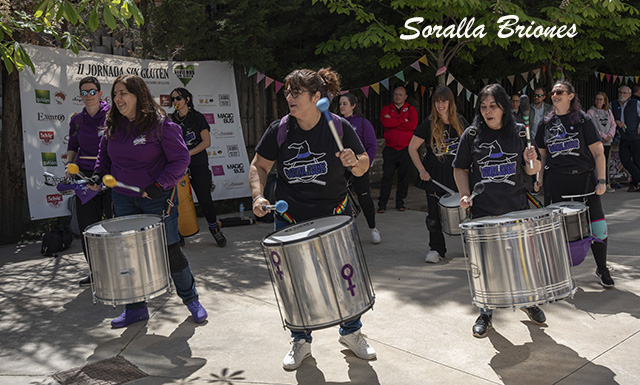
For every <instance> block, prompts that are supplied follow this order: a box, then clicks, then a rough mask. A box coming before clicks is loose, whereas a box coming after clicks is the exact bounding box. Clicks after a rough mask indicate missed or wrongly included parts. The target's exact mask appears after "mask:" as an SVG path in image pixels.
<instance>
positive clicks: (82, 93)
mask: <svg viewBox="0 0 640 385" xmlns="http://www.w3.org/2000/svg"><path fill="white" fill-rule="evenodd" d="M97 94H98V90H89V91H86V90H82V91H80V96H87V95H91V96H96V95H97Z"/></svg>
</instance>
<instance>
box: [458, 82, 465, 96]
mask: <svg viewBox="0 0 640 385" xmlns="http://www.w3.org/2000/svg"><path fill="white" fill-rule="evenodd" d="M463 89H464V87H463V86H462V84H460V83H458V96H460V92H462V90H463Z"/></svg>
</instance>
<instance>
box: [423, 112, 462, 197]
mask: <svg viewBox="0 0 640 385" xmlns="http://www.w3.org/2000/svg"><path fill="white" fill-rule="evenodd" d="M458 119H460V124H462V126H463V127H467V125H468V123H467V121H466V120H465V119H464V118H463V117H462V116H460V115H458ZM442 134H443V136H444V146H445V147H444V148H438V149H436V152H435V153H434V151H433V148H431V119H425V120H424V121H423V122H422V123H421V124H420V125H418V127H416V129H415V130H414V131H413V135H415V136H417V137H418V138H420V139H423V140H424V144H425V147H426V150H427V152H426V154H425V156H424V158H423V159H422V164H423V165H424V168H425V169H426V170H427V172H428V173H429V175H431V178H432V179H434V180H436V181H438V182H440V183H442V184H444V185H445V186H447V187H449V188H450V189H452V190H454V191H458V188H457V187H456V182H455V180H454V178H453V167H452V166H451V163H452V162H453V159H454V158H455V156H456V153H457V152H458V145H459V143H460V138H459V136H458V133H457V132H456V130H455V128H453V127H452V126H450V125H448V124H447V125H445V126H444V130H443V132H442ZM426 190H428V191H434V192H444V190H442V189H441V188H440V187H438V186H437V185H436V184H435V183H431V182H427V183H426Z"/></svg>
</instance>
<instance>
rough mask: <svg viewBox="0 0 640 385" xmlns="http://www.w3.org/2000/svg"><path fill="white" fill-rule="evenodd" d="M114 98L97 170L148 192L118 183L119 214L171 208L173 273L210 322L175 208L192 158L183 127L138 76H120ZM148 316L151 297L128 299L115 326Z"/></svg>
mask: <svg viewBox="0 0 640 385" xmlns="http://www.w3.org/2000/svg"><path fill="white" fill-rule="evenodd" d="M111 100H113V104H114V105H115V108H112V109H111V110H110V111H109V115H108V117H107V131H106V132H105V135H103V136H102V139H101V140H100V151H99V152H98V159H97V160H96V165H95V168H94V172H95V174H96V175H98V176H99V177H102V176H104V175H106V174H112V175H113V177H114V178H115V180H117V181H119V182H122V183H124V184H126V185H129V186H134V187H138V188H139V189H140V190H141V191H142V194H140V193H138V192H135V191H132V190H129V189H124V188H120V187H115V188H114V189H113V191H112V194H111V195H112V198H113V208H114V211H115V215H116V217H121V216H125V215H136V214H153V215H159V216H164V214H166V213H167V212H169V211H170V212H169V215H168V216H167V217H166V218H164V224H165V233H166V241H167V248H168V254H169V268H170V270H171V278H172V279H173V283H174V285H175V287H176V293H177V294H178V297H180V298H181V299H182V302H183V303H184V304H185V305H186V306H187V309H189V311H190V312H191V315H192V316H193V320H194V322H196V323H201V322H204V321H205V320H206V319H207V316H208V315H207V311H206V310H205V309H204V307H203V306H202V305H201V304H200V301H199V297H198V292H197V290H196V280H195V278H194V277H193V274H192V273H191V268H190V267H189V261H188V260H187V256H186V255H185V254H184V251H182V249H181V248H180V232H179V230H178V210H170V207H177V206H178V194H176V193H175V187H176V184H177V183H178V181H179V180H180V179H181V178H182V177H183V176H184V174H185V172H186V170H187V166H188V165H189V162H190V160H191V158H190V156H189V150H187V146H186V145H185V144H184V140H183V139H182V131H181V130H180V126H178V125H177V124H175V123H173V122H171V120H170V119H169V118H168V117H167V116H166V113H165V112H164V110H163V109H162V107H160V105H158V103H157V102H156V101H155V100H154V99H153V96H152V95H151V92H149V88H147V85H146V84H145V82H144V80H143V79H142V78H141V77H139V76H137V75H121V76H119V77H118V78H116V80H115V81H114V83H113V88H112V89H111ZM93 186H94V188H95V189H97V188H98V186H97V185H95V184H94V185H93ZM147 319H149V311H148V310H147V304H146V302H138V303H133V304H127V305H126V306H125V310H124V312H122V314H120V316H118V317H117V318H115V319H113V320H112V321H111V326H112V327H113V328H121V327H125V326H128V325H130V324H132V323H134V322H139V321H144V320H147Z"/></svg>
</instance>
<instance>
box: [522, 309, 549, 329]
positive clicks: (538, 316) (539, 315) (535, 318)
mask: <svg viewBox="0 0 640 385" xmlns="http://www.w3.org/2000/svg"><path fill="white" fill-rule="evenodd" d="M520 310H522V311H523V312H525V313H526V314H527V316H529V319H530V320H531V322H533V323H535V324H538V325H544V324H545V321H546V320H547V316H545V315H544V312H543V311H542V309H540V308H539V307H537V306H533V307H522V308H520Z"/></svg>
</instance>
